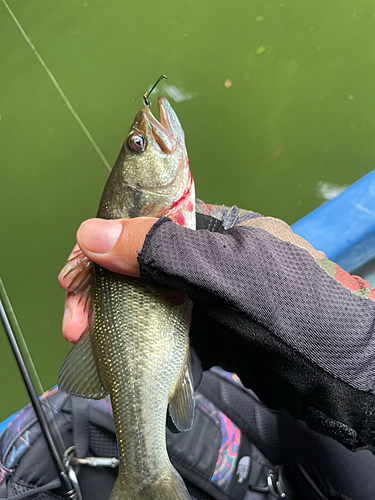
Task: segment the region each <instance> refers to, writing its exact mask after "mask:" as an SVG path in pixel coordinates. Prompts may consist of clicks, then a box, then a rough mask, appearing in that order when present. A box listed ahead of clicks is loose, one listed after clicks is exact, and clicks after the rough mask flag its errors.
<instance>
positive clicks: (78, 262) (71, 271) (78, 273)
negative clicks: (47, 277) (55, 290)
mask: <svg viewBox="0 0 375 500" xmlns="http://www.w3.org/2000/svg"><path fill="white" fill-rule="evenodd" d="M89 265H90V261H89V259H88V258H87V257H86V255H85V254H83V253H82V251H81V249H80V248H79V246H78V245H75V246H74V248H73V251H72V252H71V254H70V255H69V258H68V260H67V262H66V264H65V266H64V267H63V268H62V270H61V271H60V274H59V277H58V282H59V285H60V286H61V288H63V289H64V290H69V291H74V290H76V288H77V286H78V285H79V284H80V283H82V281H83V280H84V279H85V277H86V276H87V275H88V274H89V273H90V266H89Z"/></svg>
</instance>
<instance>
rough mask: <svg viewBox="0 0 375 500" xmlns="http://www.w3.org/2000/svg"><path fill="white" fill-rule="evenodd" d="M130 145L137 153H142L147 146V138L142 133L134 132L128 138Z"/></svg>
mask: <svg viewBox="0 0 375 500" xmlns="http://www.w3.org/2000/svg"><path fill="white" fill-rule="evenodd" d="M128 144H129V147H130V148H131V149H132V150H133V151H135V152H136V153H141V152H142V151H144V150H145V148H146V139H145V138H144V137H143V135H142V134H133V135H131V136H130V137H129V139H128Z"/></svg>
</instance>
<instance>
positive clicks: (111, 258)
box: [77, 217, 158, 277]
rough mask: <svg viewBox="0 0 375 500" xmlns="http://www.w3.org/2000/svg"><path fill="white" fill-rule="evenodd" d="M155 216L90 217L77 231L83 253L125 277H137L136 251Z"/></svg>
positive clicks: (154, 220) (141, 244)
mask: <svg viewBox="0 0 375 500" xmlns="http://www.w3.org/2000/svg"><path fill="white" fill-rule="evenodd" d="M157 220H158V219H156V218H154V217H139V218H135V219H118V220H104V219H89V220H86V221H85V222H83V223H82V224H81V226H80V228H79V229H78V231H77V242H78V245H79V246H80V248H81V250H82V252H83V253H84V254H85V255H86V256H87V257H88V258H89V259H90V260H92V261H93V262H95V263H96V264H99V265H100V266H103V267H105V268H106V269H109V270H110V271H114V272H116V273H119V274H126V275H127V276H133V277H139V268H138V262H137V252H140V251H141V249H142V246H143V243H144V241H145V238H146V235H147V233H148V232H149V230H150V229H151V226H153V224H154V223H155V222H156V221H157Z"/></svg>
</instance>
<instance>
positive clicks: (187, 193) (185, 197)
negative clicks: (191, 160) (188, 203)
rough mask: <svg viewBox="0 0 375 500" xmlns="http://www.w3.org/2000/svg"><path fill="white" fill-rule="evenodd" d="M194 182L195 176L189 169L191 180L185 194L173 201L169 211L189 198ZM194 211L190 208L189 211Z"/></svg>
mask: <svg viewBox="0 0 375 500" xmlns="http://www.w3.org/2000/svg"><path fill="white" fill-rule="evenodd" d="M192 184H193V178H192V176H191V173H190V170H189V181H188V185H187V188H186V189H185V191H184V192H183V195H182V196H181V198H180V199H178V200H177V201H175V202H174V203H173V205H171V206H170V207H169V211H171V210H173V209H174V208H175V207H177V206H178V205H181V204H182V203H183V202H184V201H185V200H186V199H187V198H189V196H190V191H191V186H192ZM190 211H191V212H192V211H193V210H189V212H190Z"/></svg>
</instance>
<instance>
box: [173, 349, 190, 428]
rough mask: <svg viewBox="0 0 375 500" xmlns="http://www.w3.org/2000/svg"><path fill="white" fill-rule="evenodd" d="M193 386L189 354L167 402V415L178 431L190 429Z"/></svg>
mask: <svg viewBox="0 0 375 500" xmlns="http://www.w3.org/2000/svg"><path fill="white" fill-rule="evenodd" d="M194 407H195V401H194V386H193V377H192V374H191V365H190V354H189V356H188V360H187V362H186V364H185V366H184V368H183V370H182V372H181V375H180V378H179V380H178V382H177V384H176V389H175V391H174V393H173V395H172V397H171V399H170V401H169V415H170V417H171V419H172V421H173V423H174V425H175V426H176V427H177V429H178V430H179V431H188V430H190V429H191V427H192V425H193V420H194Z"/></svg>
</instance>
